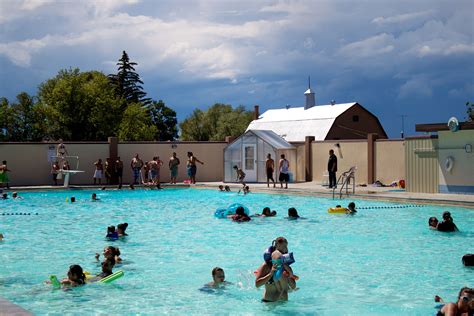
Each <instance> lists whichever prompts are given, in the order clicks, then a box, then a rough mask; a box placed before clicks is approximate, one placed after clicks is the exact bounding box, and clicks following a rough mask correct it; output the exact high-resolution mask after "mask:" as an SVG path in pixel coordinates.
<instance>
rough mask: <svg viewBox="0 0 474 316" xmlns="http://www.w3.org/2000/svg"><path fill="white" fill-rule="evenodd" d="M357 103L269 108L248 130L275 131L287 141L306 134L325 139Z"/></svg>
mask: <svg viewBox="0 0 474 316" xmlns="http://www.w3.org/2000/svg"><path fill="white" fill-rule="evenodd" d="M356 104H357V103H355V102H354V103H341V104H334V105H318V106H314V107H311V108H309V109H307V110H305V109H304V107H299V108H288V109H276V110H268V111H266V112H265V113H263V114H262V115H260V117H259V119H258V120H254V121H252V122H251V123H250V125H249V126H248V128H247V131H248V130H253V131H255V130H268V131H274V132H275V133H276V134H277V135H279V136H281V137H283V138H284V139H285V140H286V141H289V142H291V141H293V142H295V141H304V139H305V137H306V136H314V138H315V140H324V139H325V138H326V136H327V134H328V132H329V130H330V129H331V127H332V125H333V124H334V121H335V120H336V118H337V117H338V116H339V115H341V114H342V113H344V112H345V111H347V110H348V109H349V108H351V107H352V106H354V105H356Z"/></svg>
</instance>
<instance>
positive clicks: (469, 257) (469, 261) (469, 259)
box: [462, 253, 474, 267]
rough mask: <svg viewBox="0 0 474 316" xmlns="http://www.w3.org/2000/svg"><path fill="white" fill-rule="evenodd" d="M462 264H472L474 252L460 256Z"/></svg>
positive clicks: (468, 265) (473, 263) (473, 262)
mask: <svg viewBox="0 0 474 316" xmlns="http://www.w3.org/2000/svg"><path fill="white" fill-rule="evenodd" d="M462 264H463V265H464V266H466V267H473V266H474V253H468V254H465V255H464V256H462Z"/></svg>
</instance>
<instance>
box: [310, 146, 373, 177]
mask: <svg viewBox="0 0 474 316" xmlns="http://www.w3.org/2000/svg"><path fill="white" fill-rule="evenodd" d="M336 143H338V144H339V145H340V147H339V148H338V147H336V146H335V144H336ZM330 149H333V150H334V154H335V155H336V156H337V170H338V171H337V173H336V176H337V177H339V175H340V174H341V173H342V172H344V171H347V170H349V169H350V168H351V167H353V166H356V167H357V171H356V176H355V177H356V183H358V184H360V183H367V141H365V140H362V141H350V140H348V141H340V140H337V141H335V140H332V141H326V142H313V144H312V150H313V181H315V182H317V183H321V182H322V180H323V173H324V172H326V171H327V167H328V158H329V150H330Z"/></svg>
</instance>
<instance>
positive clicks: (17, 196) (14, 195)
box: [12, 192, 23, 200]
mask: <svg viewBox="0 0 474 316" xmlns="http://www.w3.org/2000/svg"><path fill="white" fill-rule="evenodd" d="M12 198H13V199H18V200H21V199H23V198H22V197H21V196H19V195H18V193H17V192H13V193H12Z"/></svg>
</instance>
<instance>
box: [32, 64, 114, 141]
mask: <svg viewBox="0 0 474 316" xmlns="http://www.w3.org/2000/svg"><path fill="white" fill-rule="evenodd" d="M38 99H39V103H40V108H41V111H42V112H43V113H44V115H45V116H46V121H47V126H48V131H47V133H48V134H49V135H50V136H51V137H52V138H56V139H58V138H63V139H65V140H106V139H107V137H108V136H114V135H115V134H116V133H117V129H118V126H119V122H120V119H121V111H120V104H121V100H120V99H119V98H117V97H116V95H115V93H114V91H113V89H112V87H111V86H110V84H109V80H108V78H107V76H105V75H104V74H103V73H101V72H98V71H90V72H80V70H79V69H78V68H76V69H69V70H61V71H59V73H58V75H57V76H56V77H54V78H52V79H49V80H47V81H46V82H44V83H42V84H41V85H40V87H39V91H38Z"/></svg>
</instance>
